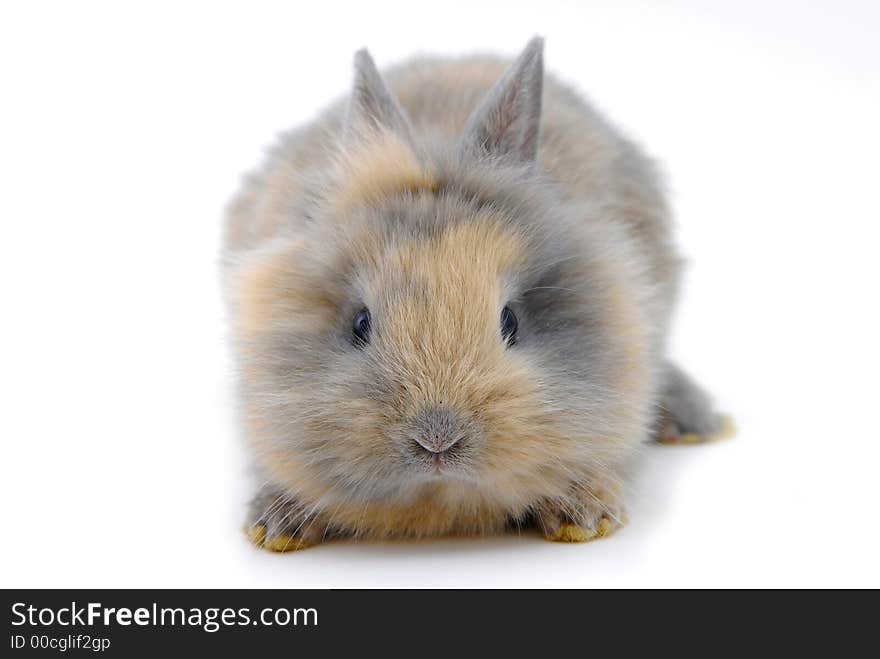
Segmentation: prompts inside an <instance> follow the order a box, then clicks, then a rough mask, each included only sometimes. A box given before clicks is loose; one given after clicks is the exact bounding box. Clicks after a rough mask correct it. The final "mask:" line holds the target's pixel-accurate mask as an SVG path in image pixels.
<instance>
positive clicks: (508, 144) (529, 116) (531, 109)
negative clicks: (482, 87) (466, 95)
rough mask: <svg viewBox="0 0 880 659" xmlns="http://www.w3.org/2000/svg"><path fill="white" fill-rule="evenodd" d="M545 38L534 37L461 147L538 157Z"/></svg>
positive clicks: (475, 117)
mask: <svg viewBox="0 0 880 659" xmlns="http://www.w3.org/2000/svg"><path fill="white" fill-rule="evenodd" d="M543 51H544V40H543V39H542V38H541V37H534V38H533V39H532V40H531V41H529V43H528V45H527V46H526V48H525V50H523V52H522V53H521V54H520V56H519V57H517V58H516V61H514V62H513V64H511V65H510V67H509V68H508V69H507V71H505V73H504V75H503V76H502V77H501V79H500V80H499V81H498V82H497V83H495V86H494V87H492V89H491V90H489V93H488V94H487V96H486V98H485V99H483V101H482V103H480V105H479V106H477V108H476V109H475V110H474V111H473V113H472V114H471V116H470V118H469V119H468V121H467V124H466V125H465V129H464V138H463V141H462V150H463V151H464V152H466V153H468V154H470V155H476V156H478V157H479V156H483V155H490V156H492V155H498V156H511V157H513V158H515V159H517V160H520V161H523V162H531V161H533V160H535V157H536V155H537V151H538V128H539V125H540V121H541V92H542V89H543V83H544V59H543Z"/></svg>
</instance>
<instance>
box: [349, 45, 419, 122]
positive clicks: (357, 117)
mask: <svg viewBox="0 0 880 659" xmlns="http://www.w3.org/2000/svg"><path fill="white" fill-rule="evenodd" d="M385 129H390V130H393V131H395V132H397V133H399V134H400V135H403V136H404V137H407V138H408V137H409V121H408V120H407V118H406V115H405V114H404V112H403V110H402V109H401V107H400V106H399V105H398V103H397V101H396V100H394V96H392V95H391V92H390V91H389V89H388V87H387V86H386V85H385V81H384V80H383V79H382V76H381V75H380V74H379V71H378V70H377V69H376V63H375V62H374V61H373V58H372V57H371V56H370V53H368V52H367V51H366V49H364V50H359V51H358V52H357V53H355V56H354V87H353V88H352V91H351V98H350V100H349V107H348V118H347V121H346V130H347V132H348V133H354V134H361V133H363V132H364V131H365V130H366V131H368V132H377V131H381V130H385Z"/></svg>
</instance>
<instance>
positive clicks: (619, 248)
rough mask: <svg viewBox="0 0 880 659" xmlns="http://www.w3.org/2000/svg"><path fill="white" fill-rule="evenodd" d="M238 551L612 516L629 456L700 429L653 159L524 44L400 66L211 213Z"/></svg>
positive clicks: (280, 152)
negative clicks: (672, 336)
mask: <svg viewBox="0 0 880 659" xmlns="http://www.w3.org/2000/svg"><path fill="white" fill-rule="evenodd" d="M224 241H225V244H224V252H223V258H222V263H223V285H224V290H225V295H226V299H227V303H228V310H229V320H230V341H231V344H232V350H233V353H234V356H235V362H236V365H237V375H238V389H239V392H238V393H239V396H240V419H241V424H242V426H243V428H242V432H243V434H244V436H245V439H246V443H247V446H248V449H249V452H250V454H251V456H252V458H253V462H254V465H255V469H256V472H257V474H258V475H259V478H260V481H261V482H262V483H263V484H262V485H261V486H260V487H259V489H258V491H257V493H256V495H255V497H254V499H253V501H252V502H251V505H250V510H249V515H248V519H247V522H246V527H245V530H246V533H247V534H248V535H249V536H250V538H251V540H252V541H253V542H254V543H256V544H257V545H258V546H262V547H264V548H266V549H269V550H273V551H290V550H296V549H302V548H304V547H309V546H312V545H314V544H317V543H319V542H321V541H322V540H325V539H328V538H338V537H351V538H404V537H410V538H420V537H431V536H440V535H483V534H497V533H502V532H504V531H505V530H506V529H511V528H517V527H520V528H523V527H531V528H536V529H537V530H538V531H539V532H540V533H541V534H543V536H544V537H546V538H547V539H549V540H556V541H564V542H583V541H586V540H591V539H593V538H597V537H602V536H605V535H608V534H610V533H611V532H613V531H614V530H616V529H617V528H619V527H620V526H621V525H623V524H624V522H625V519H626V517H625V507H624V498H625V490H626V486H627V482H628V480H629V479H630V478H631V477H632V471H633V470H632V469H631V465H632V463H633V458H634V456H635V454H636V452H637V451H638V449H639V447H640V445H642V444H643V443H644V442H646V441H652V440H660V441H662V440H670V441H674V440H676V439H677V438H680V437H682V436H688V437H700V438H708V437H711V436H713V435H715V434H717V433H718V432H719V431H720V430H721V427H722V417H721V416H720V415H719V414H717V413H716V411H715V410H714V409H713V405H712V402H711V401H710V399H709V397H708V396H707V395H706V394H705V393H704V392H703V390H702V389H701V388H700V387H699V386H698V385H696V384H695V383H694V382H693V381H692V380H691V379H690V378H689V377H688V376H687V375H686V374H685V373H684V372H683V371H681V370H680V369H679V368H678V367H676V366H675V365H673V364H672V363H670V362H669V361H668V360H667V359H666V357H665V355H664V350H665V344H666V337H667V331H668V326H669V320H670V313H671V311H672V309H673V307H674V303H675V299H676V291H677V289H678V283H679V277H680V271H681V259H680V257H679V255H678V253H677V252H676V249H675V246H674V244H673V236H672V231H671V221H670V210H669V206H668V204H667V201H666V199H665V197H664V191H663V188H662V185H661V181H660V176H659V174H658V171H657V168H656V166H655V165H654V164H653V163H652V161H651V160H649V159H648V158H646V157H645V156H644V155H643V154H642V152H641V151H640V150H639V148H637V147H636V146H635V145H634V144H633V143H632V142H630V141H629V140H627V139H626V138H625V137H623V136H621V135H620V134H619V133H618V132H617V130H616V129H615V128H613V127H612V125H611V124H610V123H609V122H608V121H607V120H606V119H604V118H603V117H602V116H600V114H599V113H598V112H597V111H596V110H595V109H593V108H592V107H591V106H590V105H589V104H588V103H587V102H586V101H585V100H584V99H583V98H581V97H580V96H579V95H578V94H577V93H575V92H574V91H573V90H572V89H570V88H568V87H566V86H565V85H564V84H562V83H560V82H558V81H557V80H556V79H554V78H553V77H551V76H546V77H545V75H544V70H543V40H542V39H541V38H540V37H535V38H534V39H532V41H530V42H529V44H528V45H527V47H526V48H525V50H524V51H523V52H522V53H521V54H520V55H519V56H518V57H517V58H516V59H515V60H514V61H512V62H510V61H505V60H503V59H500V58H495V57H489V56H473V57H464V58H459V59H440V58H417V59H414V60H411V61H409V62H407V63H404V64H403V65H400V66H398V67H396V68H393V69H391V70H389V71H388V72H387V73H386V75H385V76H383V75H381V74H380V73H379V72H378V70H377V68H376V65H375V64H374V62H373V59H372V58H371V56H370V55H369V54H368V52H367V51H365V50H361V51H359V52H358V53H357V54H356V55H355V77H354V84H353V88H352V90H351V92H350V94H349V95H348V96H347V97H346V98H344V99H342V100H341V101H339V102H337V103H336V104H334V105H332V106H330V107H329V108H328V109H327V110H326V111H324V112H323V113H322V114H321V115H320V116H319V117H318V118H317V119H315V120H314V121H313V122H312V123H310V124H308V125H306V126H304V127H302V128H299V129H296V130H293V131H292V132H290V133H288V134H286V135H284V136H283V137H282V138H281V140H280V144H278V146H277V147H276V148H275V149H274V150H273V151H271V153H270V154H269V156H268V158H267V161H266V163H265V164H264V165H263V166H262V168H261V169H259V170H258V171H257V172H256V173H255V174H252V175H250V176H249V177H248V178H246V180H245V182H244V184H243V187H242V190H241V191H240V192H239V193H238V196H237V197H236V198H235V199H234V200H233V201H232V202H231V204H230V205H229V208H228V213H227V219H226V225H225V238H224Z"/></svg>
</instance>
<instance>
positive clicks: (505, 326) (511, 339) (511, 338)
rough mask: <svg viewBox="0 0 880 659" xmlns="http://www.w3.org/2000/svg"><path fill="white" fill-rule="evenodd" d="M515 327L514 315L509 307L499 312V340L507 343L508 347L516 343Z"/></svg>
mask: <svg viewBox="0 0 880 659" xmlns="http://www.w3.org/2000/svg"><path fill="white" fill-rule="evenodd" d="M517 325H518V323H517V320H516V314H514V313H513V311H512V310H511V308H510V307H504V308H503V309H502V310H501V338H502V339H504V340H505V341H507V345H509V346H512V345H513V344H514V343H516V329H517Z"/></svg>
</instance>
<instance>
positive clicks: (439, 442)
mask: <svg viewBox="0 0 880 659" xmlns="http://www.w3.org/2000/svg"><path fill="white" fill-rule="evenodd" d="M462 439H464V438H463V437H462V436H461V435H458V436H455V435H452V436H450V435H446V436H444V435H440V434H436V433H435V434H428V435H416V437H415V440H416V442H417V443H418V445H419V446H421V447H422V448H423V449H425V450H426V451H430V452H431V453H443V452H444V451H447V450H449V449H451V448H452V447H453V446H455V445H456V444H457V443H458V442H460V441H461V440H462Z"/></svg>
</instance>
